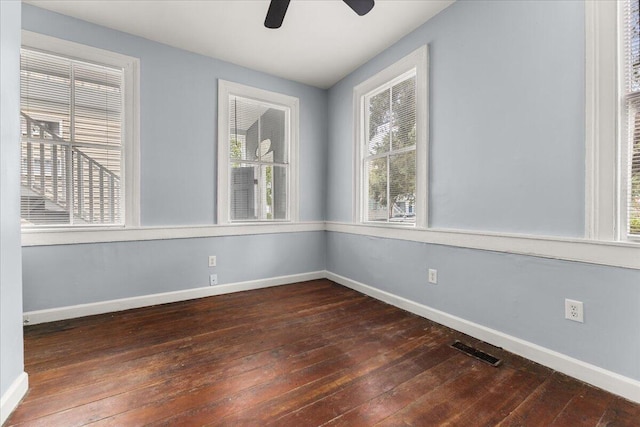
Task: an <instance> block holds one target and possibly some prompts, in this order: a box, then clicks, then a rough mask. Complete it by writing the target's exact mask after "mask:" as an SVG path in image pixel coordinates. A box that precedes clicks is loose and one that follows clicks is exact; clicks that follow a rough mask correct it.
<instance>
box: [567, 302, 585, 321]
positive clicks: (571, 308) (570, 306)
mask: <svg viewBox="0 0 640 427" xmlns="http://www.w3.org/2000/svg"><path fill="white" fill-rule="evenodd" d="M564 317H565V319H569V320H573V321H574V322H580V323H584V305H583V304H582V301H576V300H572V299H565V300H564Z"/></svg>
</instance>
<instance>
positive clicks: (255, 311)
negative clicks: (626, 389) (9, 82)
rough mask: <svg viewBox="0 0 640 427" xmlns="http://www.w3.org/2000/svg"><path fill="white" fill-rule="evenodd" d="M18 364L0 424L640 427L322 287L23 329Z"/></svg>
mask: <svg viewBox="0 0 640 427" xmlns="http://www.w3.org/2000/svg"><path fill="white" fill-rule="evenodd" d="M456 339H458V340H461V341H462V342H465V343H467V344H469V345H473V346H475V347H476V348H478V349H481V350H484V351H486V352H488V353H491V354H493V355H494V356H497V357H499V358H501V359H503V363H502V365H501V366H499V367H498V368H494V367H492V366H489V365H488V364H486V363H483V362H480V361H478V360H476V359H474V358H471V357H469V356H467V355H465V354H463V353H461V352H459V351H457V350H455V349H453V348H451V347H450V344H452V343H453V342H454V341H455V340H456ZM25 359H26V361H25V364H26V371H27V372H28V374H29V382H30V390H29V392H28V393H27V396H26V397H25V399H24V400H23V401H22V403H21V404H20V406H19V407H18V408H17V409H16V411H15V412H14V413H13V414H12V416H11V417H10V418H9V419H8V420H7V423H6V425H26V426H65V427H66V426H81V425H88V424H90V425H92V426H138V425H154V426H155V425H158V426H201V425H225V426H265V425H280V426H319V425H326V426H371V425H381V426H399V425H429V426H440V425H455V426H485V425H487V426H489V425H501V426H516V425H518V426H520V425H526V426H555V425H557V426H614V425H615V426H638V425H640V405H637V404H634V403H631V402H629V401H626V400H624V399H622V398H619V397H616V396H614V395H612V394H609V393H606V392H604V391H601V390H599V389H596V388H593V387H591V386H588V385H586V384H584V383H581V382H579V381H577V380H574V379H571V378H568V377H566V376H564V375H562V374H559V373H557V372H554V371H552V370H550V369H547V368H544V367H542V366H540V365H537V364H535V363H533V362H530V361H527V360H525V359H522V358H519V357H517V356H514V355H512V354H509V353H508V352H505V351H502V350H500V349H497V348H495V347H491V346H489V345H487V344H485V343H482V342H479V341H477V340H474V339H472V338H470V337H468V336H465V335H463V334H461V333H458V332H455V331H453V330H451V329H448V328H445V327H443V326H440V325H437V324H435V323H433V322H430V321H428V320H425V319H423V318H420V317H418V316H415V315H413V314H410V313H407V312H404V311H402V310H400V309H397V308H394V307H392V306H389V305H386V304H384V303H381V302H379V301H376V300H374V299H372V298H369V297H367V296H364V295H362V294H359V293H357V292H355V291H352V290H350V289H347V288H344V287H342V286H339V285H336V284H335V283H332V282H330V281H328V280H318V281H312V282H305V283H299V284H293V285H287V286H280V287H274V288H268V289H262V290H256V291H250V292H241V293H235V294H228V295H221V296H216V297H210V298H203V299H199V300H194V301H186V302H179V303H174V304H167V305H162V306H155V307H147V308H142V309H136V310H130V311H125V312H120V313H112V314H106V315H99V316H91V317H86V318H80V319H74V320H69V321H61V322H55V323H49V324H42V325H34V326H28V327H26V328H25Z"/></svg>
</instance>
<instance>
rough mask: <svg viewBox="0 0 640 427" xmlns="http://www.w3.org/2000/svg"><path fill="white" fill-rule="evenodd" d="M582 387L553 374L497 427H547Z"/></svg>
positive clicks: (578, 383) (567, 378) (571, 380)
mask: <svg viewBox="0 0 640 427" xmlns="http://www.w3.org/2000/svg"><path fill="white" fill-rule="evenodd" d="M584 387H585V386H584V384H582V383H580V382H579V381H576V380H574V379H572V378H569V377H567V376H566V375H563V374H560V373H557V372H556V373H553V374H552V375H551V376H550V377H549V378H548V379H547V380H546V381H545V382H544V383H543V384H541V385H540V386H539V387H538V388H537V389H536V390H535V391H534V392H533V393H531V395H529V397H528V398H527V399H525V401H524V402H522V404H520V405H519V406H518V407H517V408H516V409H515V410H514V411H513V412H512V413H511V414H509V415H508V416H507V417H505V419H504V420H502V421H501V422H500V423H499V424H498V425H499V426H503V427H504V426H524V425H526V426H540V427H543V426H548V425H550V424H551V423H552V422H553V420H554V419H555V418H556V417H557V416H558V415H559V414H560V413H561V412H562V411H563V409H564V408H565V406H566V405H567V404H568V403H569V402H570V401H571V399H572V398H573V397H574V396H575V395H576V394H578V393H580V392H581V391H583V390H584Z"/></svg>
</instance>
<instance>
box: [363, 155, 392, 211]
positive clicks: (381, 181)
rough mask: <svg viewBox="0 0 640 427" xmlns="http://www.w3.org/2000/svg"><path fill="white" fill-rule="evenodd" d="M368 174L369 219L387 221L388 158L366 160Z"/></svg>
mask: <svg viewBox="0 0 640 427" xmlns="http://www.w3.org/2000/svg"><path fill="white" fill-rule="evenodd" d="M366 168H367V176H368V183H369V184H368V185H369V189H368V194H369V197H368V199H367V220H368V221H386V220H387V219H388V218H389V211H388V209H387V206H388V204H387V181H388V175H387V158H386V157H382V158H378V159H374V160H370V161H368V162H366Z"/></svg>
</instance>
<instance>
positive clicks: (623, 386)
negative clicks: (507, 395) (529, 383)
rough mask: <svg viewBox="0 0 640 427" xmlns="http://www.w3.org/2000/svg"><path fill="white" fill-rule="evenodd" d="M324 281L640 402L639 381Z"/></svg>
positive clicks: (361, 287) (360, 286)
mask: <svg viewBox="0 0 640 427" xmlns="http://www.w3.org/2000/svg"><path fill="white" fill-rule="evenodd" d="M327 278H328V279H329V280H333V281H334V282H336V283H339V284H341V285H343V286H346V287H348V288H351V289H354V290H356V291H358V292H361V293H364V294H366V295H369V296H371V297H373V298H376V299H378V300H380V301H384V302H386V303H388V304H391V305H394V306H396V307H399V308H402V309H403V310H407V311H409V312H411V313H414V314H417V315H418V316H421V317H424V318H426V319H429V320H432V321H434V322H437V323H440V324H442V325H444V326H447V327H449V328H452V329H455V330H456V331H459V332H462V333H465V334H467V335H470V336H472V337H475V338H477V339H479V340H482V341H485V342H488V343H490V344H492V345H495V346H498V347H502V348H503V349H505V350H507V351H509V352H511V353H514V354H517V355H519V356H522V357H525V358H527V359H529V360H533V361H534V362H537V363H540V364H542V365H544V366H547V367H549V368H551V369H554V370H556V371H559V372H562V373H565V374H567V375H570V376H572V377H574V378H577V379H579V380H581V381H585V382H587V383H589V384H592V385H594V386H596V387H600V388H602V389H604V390H607V391H609V392H611V393H614V394H617V395H619V396H622V397H624V398H626V399H629V400H632V401H634V402H638V403H640V381H636V380H633V379H631V378H628V377H625V376H623V375H620V374H616V373H615V372H611V371H608V370H606V369H602V368H600V367H598V366H595V365H592V364H589V363H586V362H583V361H581V360H578V359H575V358H573V357H569V356H567V355H564V354H562V353H558V352H556V351H553V350H549V349H548V348H545V347H542V346H539V345H537V344H534V343H531V342H528V341H525V340H522V339H520V338H517V337H513V336H511V335H507V334H505V333H503V332H500V331H497V330H495V329H491V328H487V327H485V326H482V325H479V324H477V323H473V322H470V321H468V320H465V319H462V318H460V317H457V316H453V315H451V314H448V313H445V312H443V311H440V310H436V309H434V308H431V307H428V306H426V305H423V304H419V303H417V302H414V301H411V300H408V299H406V298H403V297H400V296H397V295H394V294H391V293H389V292H385V291H381V290H379V289H376V288H374V287H372V286H369V285H366V284H364V283H360V282H357V281H355V280H351V279H348V278H346V277H344V276H340V275H338V274H335V273H331V272H327Z"/></svg>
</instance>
